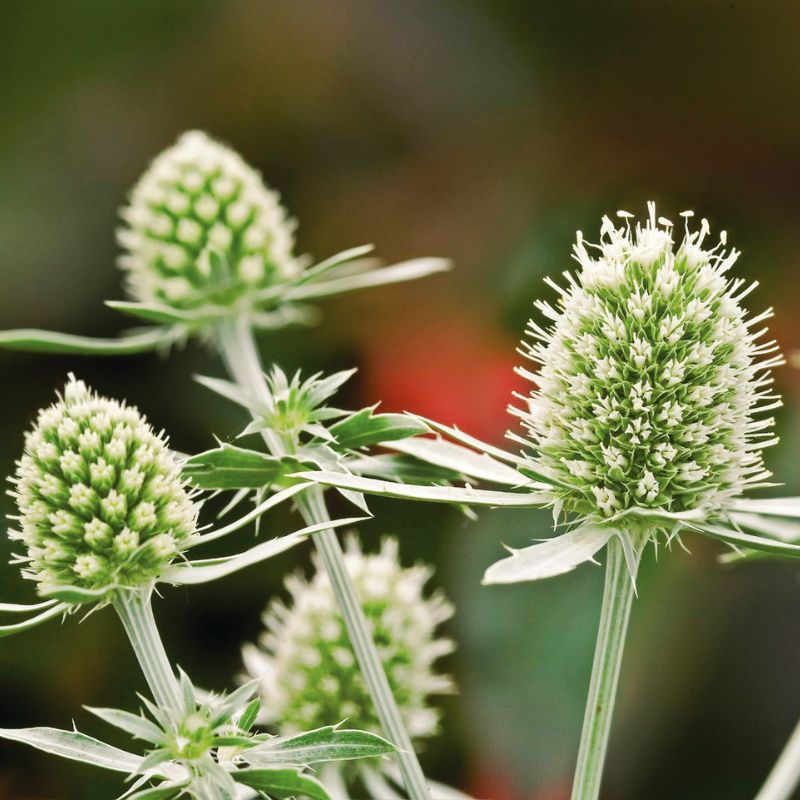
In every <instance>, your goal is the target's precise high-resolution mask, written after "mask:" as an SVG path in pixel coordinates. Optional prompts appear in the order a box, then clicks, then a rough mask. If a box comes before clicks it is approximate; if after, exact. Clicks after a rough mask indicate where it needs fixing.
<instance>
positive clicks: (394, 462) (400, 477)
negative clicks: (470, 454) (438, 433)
mask: <svg viewBox="0 0 800 800" xmlns="http://www.w3.org/2000/svg"><path fill="white" fill-rule="evenodd" d="M347 469H348V470H349V471H350V472H353V473H355V474H356V475H363V476H365V477H369V478H384V479H389V480H394V481H399V482H400V483H423V484H431V483H433V484H443V483H449V482H452V481H463V479H464V478H463V475H462V474H461V473H459V472H454V471H453V470H451V469H445V468H444V467H436V466H434V465H433V464H430V463H427V462H423V461H420V460H419V459H418V458H414V457H412V456H406V455H401V454H399V453H398V454H397V455H394V454H390V453H381V454H380V455H375V456H373V455H362V456H356V457H353V458H349V459H348V460H347Z"/></svg>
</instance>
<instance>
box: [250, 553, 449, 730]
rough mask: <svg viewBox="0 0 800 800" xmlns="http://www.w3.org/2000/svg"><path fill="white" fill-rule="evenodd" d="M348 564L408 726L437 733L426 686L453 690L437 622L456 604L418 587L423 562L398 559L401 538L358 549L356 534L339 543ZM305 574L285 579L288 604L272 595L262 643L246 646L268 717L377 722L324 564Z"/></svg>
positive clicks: (363, 725) (287, 726)
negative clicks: (442, 668)
mask: <svg viewBox="0 0 800 800" xmlns="http://www.w3.org/2000/svg"><path fill="white" fill-rule="evenodd" d="M345 562H346V565H347V571H348V572H349V574H350V576H351V577H352V580H353V583H354V585H355V587H356V589H357V590H358V593H359V596H360V597H361V599H362V602H363V607H364V612H365V614H366V616H367V619H368V620H369V622H370V623H371V625H372V630H373V635H374V638H375V643H376V645H377V647H378V652H379V653H380V655H381V658H382V661H383V664H384V668H385V670H386V676H387V678H388V679H389V684H390V685H391V688H392V692H393V694H394V697H395V699H396V701H397V703H398V706H399V708H400V713H401V715H402V716H403V721H404V722H405V724H406V726H407V728H408V731H409V733H410V734H411V736H413V737H423V736H431V735H433V734H434V733H435V732H436V730H437V726H438V720H439V713H438V711H437V710H436V709H434V708H431V707H429V705H428V703H427V697H428V695H430V694H438V693H446V692H450V691H452V682H451V680H450V678H448V677H446V676H444V675H438V674H436V673H435V672H434V669H433V664H434V661H436V659H437V658H439V657H440V656H443V655H445V654H446V653H449V652H450V651H451V650H452V649H453V642H452V641H451V640H450V639H445V638H438V637H437V636H436V627H437V626H438V625H439V624H440V623H441V622H444V621H445V620H446V619H448V618H449V617H450V616H451V615H452V613H453V609H452V606H451V605H450V603H448V602H447V601H446V600H445V599H444V597H443V596H442V595H441V594H440V593H438V592H437V593H434V594H433V595H432V596H431V597H428V598H425V597H424V596H423V590H424V586H425V584H426V583H427V581H428V580H429V578H430V577H431V574H432V570H431V569H430V568H429V567H426V566H421V565H417V566H414V567H408V568H403V567H402V566H401V565H400V563H399V561H398V548H397V541H396V540H394V539H386V540H384V542H383V544H382V547H381V550H380V552H379V553H376V554H369V555H367V554H364V553H362V552H361V549H360V548H359V546H358V543H357V541H356V539H355V538H349V539H348V543H347V549H346V553H345ZM316 566H317V568H316V573H315V575H314V576H313V577H312V578H311V579H310V580H308V581H307V580H305V579H303V578H301V577H298V576H292V577H290V578H289V579H287V581H286V587H287V589H288V591H289V593H290V595H291V602H290V604H289V605H285V604H284V603H282V602H280V601H278V600H276V601H273V602H272V603H270V605H269V606H268V608H267V610H266V611H265V613H264V616H263V621H264V625H265V626H266V631H265V632H264V634H263V635H262V637H261V640H260V645H261V648H260V649H259V648H257V647H254V646H252V645H248V646H246V647H245V648H244V657H245V665H246V668H247V670H248V672H249V673H250V675H251V676H252V677H260V678H261V679H262V681H261V686H262V689H261V691H262V697H263V701H264V707H265V708H266V709H267V711H268V713H269V719H268V720H266V721H268V722H271V723H274V724H275V725H276V726H277V727H278V728H279V731H280V733H283V734H288V733H295V732H298V731H303V730H309V729H312V728H316V727H320V726H323V725H334V724H338V723H340V722H342V720H345V719H346V720H347V727H352V728H358V729H362V730H371V731H375V732H379V731H380V724H379V722H378V719H377V717H376V715H375V712H374V710H373V704H372V701H371V700H370V697H369V694H368V693H367V690H366V687H365V685H364V680H363V678H362V677H361V673H360V672H359V670H358V665H357V664H356V663H355V656H354V654H353V649H352V647H351V645H350V642H349V640H348V637H347V631H346V630H345V628H344V625H343V623H342V619H341V616H340V614H339V612H338V610H337V605H336V601H335V598H334V596H333V591H332V589H331V586H330V582H329V581H328V577H327V575H326V574H325V572H324V570H321V569H320V568H319V564H317V565H316Z"/></svg>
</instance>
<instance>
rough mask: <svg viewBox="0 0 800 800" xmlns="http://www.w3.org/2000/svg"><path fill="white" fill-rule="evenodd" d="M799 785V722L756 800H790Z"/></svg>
mask: <svg viewBox="0 0 800 800" xmlns="http://www.w3.org/2000/svg"><path fill="white" fill-rule="evenodd" d="M798 784H800V722H798V723H797V727H796V728H795V729H794V730H793V731H792V735H791V736H790V737H789V741H788V742H786V746H785V747H784V748H783V752H782V753H781V754H780V756H778V760H777V761H776V762H775V766H774V767H773V768H772V772H770V774H769V777H768V778H767V781H766V783H765V784H764V785H763V786H762V787H761V791H760V792H759V793H758V794H757V795H756V800H790V798H792V797H794V790H795V789H796V788H797V786H798Z"/></svg>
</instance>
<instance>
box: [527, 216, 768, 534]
mask: <svg viewBox="0 0 800 800" xmlns="http://www.w3.org/2000/svg"><path fill="white" fill-rule="evenodd" d="M649 211H650V214H649V219H648V220H647V222H646V223H645V224H644V225H642V224H640V223H636V225H635V226H632V224H631V221H630V219H629V218H630V216H631V215H629V214H627V213H625V212H620V217H622V218H623V219H624V224H623V225H622V226H621V227H617V226H616V225H615V224H614V223H613V222H612V221H611V220H610V219H609V218H608V217H605V218H604V219H603V225H602V229H601V240H600V244H599V245H588V244H587V243H586V242H584V240H583V237H582V236H581V234H580V232H579V233H578V240H577V244H576V245H575V247H574V254H575V255H574V257H575V259H576V260H577V262H578V264H579V265H580V270H579V272H578V273H577V274H576V275H574V276H573V275H571V274H568V273H565V275H566V278H567V286H566V288H561V287H559V286H557V285H556V284H555V283H552V282H550V284H551V286H553V287H554V288H556V289H557V290H558V292H559V293H560V295H561V296H560V298H559V302H558V304H557V305H556V306H555V307H554V306H552V305H550V304H549V303H546V302H541V301H540V302H537V303H536V305H537V307H538V308H539V309H540V310H541V311H542V313H543V314H544V315H545V316H546V317H548V318H549V319H550V320H552V324H551V325H550V326H549V327H548V328H547V329H544V328H542V327H540V326H539V325H538V324H536V323H535V322H531V323H530V324H529V327H528V334H529V336H530V338H531V341H530V342H529V343H524V344H523V348H524V354H525V355H527V356H528V357H529V358H531V359H532V360H533V361H535V362H538V363H539V364H540V365H541V368H540V369H539V371H538V372H536V373H532V372H530V371H528V370H526V369H520V370H519V372H520V374H521V375H523V376H524V377H526V378H528V379H529V380H531V381H532V382H533V383H535V384H536V386H537V388H536V389H535V390H534V391H533V392H532V393H531V395H530V397H527V398H522V399H523V400H524V401H525V406H524V407H523V408H522V409H514V411H515V413H516V414H517V415H518V416H519V417H520V419H521V420H522V424H523V425H524V427H525V428H526V429H527V433H528V436H529V438H528V439H524V438H522V437H516V438H517V439H518V441H519V442H521V443H523V444H524V445H525V446H526V447H527V448H529V449H530V451H531V452H530V454H529V464H530V466H531V467H532V468H533V470H535V471H536V472H538V473H539V474H540V475H542V476H544V477H545V478H547V479H549V480H550V481H552V482H553V488H552V490H551V494H552V499H553V501H554V504H555V505H556V508H558V509H561V508H563V510H565V511H566V512H573V513H575V514H577V515H579V516H582V517H595V518H604V519H607V518H611V517H615V516H617V515H620V514H622V515H625V514H628V513H630V512H633V514H634V515H635V513H636V510H637V509H645V510H648V511H657V512H668V513H675V512H687V511H696V512H701V513H702V515H703V516H704V517H713V516H714V514H715V513H716V512H719V511H720V510H721V509H722V508H723V507H724V506H725V504H726V503H727V501H728V500H729V499H730V498H732V497H735V496H737V495H739V494H741V493H742V492H743V491H744V490H745V489H746V488H748V487H753V486H757V485H759V484H763V482H764V481H765V480H766V479H768V478H769V477H770V473H769V472H767V471H766V470H765V469H764V463H763V458H762V449H763V448H764V447H767V446H769V445H772V444H774V443H776V442H777V439H776V438H775V437H774V436H773V434H772V430H771V429H772V425H773V420H772V419H771V418H760V417H759V415H760V414H761V412H764V411H769V410H771V409H774V408H776V407H777V406H779V405H780V401H779V398H778V397H777V396H776V395H775V394H773V392H772V390H771V388H770V387H771V384H772V378H771V376H770V371H769V370H770V367H772V366H775V365H777V364H779V363H781V362H782V359H781V358H780V356H774V355H773V356H772V357H771V358H769V359H768V360H763V361H760V362H759V357H760V356H761V355H763V354H765V353H772V354H774V353H775V352H776V350H777V347H776V346H775V343H774V342H767V343H764V344H759V343H758V340H759V338H760V337H761V336H762V335H763V334H764V332H765V330H766V329H764V328H761V326H760V323H761V322H762V321H763V320H764V319H766V318H767V317H769V316H770V315H771V310H768V311H765V312H764V313H762V314H759V315H758V316H755V317H751V318H750V319H748V318H747V315H746V313H745V311H744V309H743V308H742V306H741V304H740V303H741V300H742V299H743V298H744V297H745V296H746V295H747V294H748V293H749V292H750V291H751V290H752V289H753V288H754V287H755V284H748V283H747V282H745V281H744V280H742V279H740V278H731V277H729V276H728V274H727V273H728V271H729V269H730V268H731V266H732V265H733V264H734V262H735V261H736V259H737V257H738V256H739V253H738V252H737V251H736V250H731V251H730V252H726V251H725V249H724V246H725V244H726V235H725V233H724V232H723V233H722V235H721V237H720V242H719V244H717V245H716V246H714V247H711V248H706V246H705V240H706V237H707V235H708V233H709V227H708V223H707V222H706V221H705V220H703V222H702V224H701V227H700V230H699V231H695V232H691V231H690V230H689V228H688V219H687V227H686V233H685V236H684V237H683V240H682V241H679V242H678V243H675V241H674V240H673V233H674V229H673V225H672V223H670V222H669V221H668V220H665V219H663V218H658V219H656V212H655V205H654V204H652V203H651V204H650V205H649ZM683 216H684V217H686V218H688V217H691V212H687V213H685V214H684V215H683Z"/></svg>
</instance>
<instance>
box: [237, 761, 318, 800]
mask: <svg viewBox="0 0 800 800" xmlns="http://www.w3.org/2000/svg"><path fill="white" fill-rule="evenodd" d="M231 776H232V777H233V779H234V780H235V781H236V782H237V783H241V784H244V785H245V786H249V787H250V788H251V789H256V790H258V791H259V792H266V793H267V794H268V795H269V796H271V797H274V798H276V800H290V799H292V798H296V797H299V796H304V797H309V798H311V800H331V797H330V795H329V794H328V792H327V791H326V790H325V787H324V786H323V785H322V784H321V783H320V782H319V781H318V780H317V779H316V778H314V777H312V776H311V775H307V774H303V773H302V772H301V771H300V770H299V769H288V768H284V769H278V768H275V769H270V768H266V769H264V768H262V769H240V770H236V772H232V773H231Z"/></svg>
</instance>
